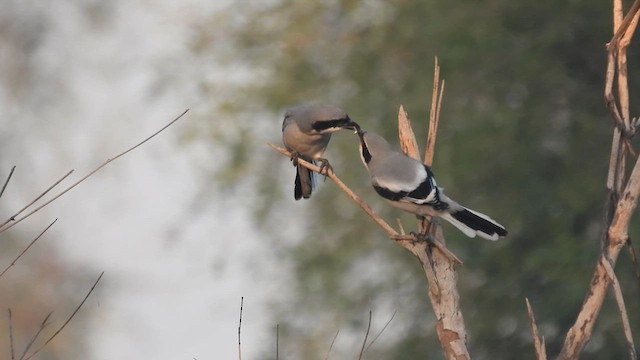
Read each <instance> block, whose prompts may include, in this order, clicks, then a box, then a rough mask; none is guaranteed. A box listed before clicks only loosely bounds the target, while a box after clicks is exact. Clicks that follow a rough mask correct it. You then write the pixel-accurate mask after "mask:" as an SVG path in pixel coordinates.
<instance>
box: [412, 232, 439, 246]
mask: <svg viewBox="0 0 640 360" xmlns="http://www.w3.org/2000/svg"><path fill="white" fill-rule="evenodd" d="M409 235H411V236H413V237H414V238H415V239H416V241H418V242H426V243H427V244H429V245H434V241H433V238H432V237H431V235H429V234H428V233H427V234H423V233H416V232H414V231H412V232H410V233H409Z"/></svg>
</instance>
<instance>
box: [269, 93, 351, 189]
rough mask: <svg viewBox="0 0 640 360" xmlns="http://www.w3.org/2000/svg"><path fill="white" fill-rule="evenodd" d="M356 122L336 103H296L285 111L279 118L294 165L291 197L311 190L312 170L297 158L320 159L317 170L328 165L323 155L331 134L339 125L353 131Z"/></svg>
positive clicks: (283, 136)
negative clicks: (281, 117)
mask: <svg viewBox="0 0 640 360" xmlns="http://www.w3.org/2000/svg"><path fill="white" fill-rule="evenodd" d="M356 126H357V124H356V123H355V122H354V121H353V120H351V118H349V115H347V113H346V112H345V111H344V110H342V109H341V108H339V107H336V106H332V105H321V104H299V105H295V106H292V107H290V108H288V109H287V110H286V111H285V115H284V121H283V122H282V142H283V144H284V146H285V147H286V149H287V150H289V152H290V153H291V161H292V162H293V165H294V166H296V168H297V172H296V179H295V187H294V198H295V199H296V200H300V199H301V198H304V199H308V198H309V197H311V193H312V192H313V188H314V182H313V172H312V171H311V170H309V169H307V168H305V167H303V166H302V165H300V164H298V159H303V160H305V161H308V162H313V163H316V162H319V163H320V170H321V172H322V171H327V169H330V168H331V165H330V164H329V161H328V160H327V159H324V158H322V155H323V154H324V151H325V150H326V149H327V145H328V144H329V140H331V134H332V133H334V132H337V131H340V130H342V129H348V130H353V131H355V129H356Z"/></svg>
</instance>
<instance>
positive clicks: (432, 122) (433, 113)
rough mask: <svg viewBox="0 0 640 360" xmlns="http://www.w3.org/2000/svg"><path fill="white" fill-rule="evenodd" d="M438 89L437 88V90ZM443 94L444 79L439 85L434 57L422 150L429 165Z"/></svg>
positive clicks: (438, 66)
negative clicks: (427, 118) (428, 109)
mask: <svg viewBox="0 0 640 360" xmlns="http://www.w3.org/2000/svg"><path fill="white" fill-rule="evenodd" d="M438 89H439V90H438ZM443 94H444V80H442V85H440V64H439V63H438V57H436V61H435V66H434V69H433V94H432V96H431V110H430V111H429V132H428V133H427V142H426V144H427V145H426V148H425V150H424V164H425V165H427V166H431V164H432V163H433V155H434V153H435V148H436V135H437V133H438V123H439V122H440V109H441V106H442V95H443Z"/></svg>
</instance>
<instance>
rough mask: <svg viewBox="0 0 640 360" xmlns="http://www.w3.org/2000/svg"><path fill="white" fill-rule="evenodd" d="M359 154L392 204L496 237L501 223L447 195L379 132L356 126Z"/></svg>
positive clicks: (469, 232) (421, 166)
mask: <svg viewBox="0 0 640 360" xmlns="http://www.w3.org/2000/svg"><path fill="white" fill-rule="evenodd" d="M357 133H358V136H359V137H360V156H361V158H362V162H363V163H364V166H365V167H366V168H367V171H368V172H369V175H370V177H371V184H372V185H373V188H374V189H375V190H376V192H377V193H378V194H379V195H380V196H382V197H383V198H385V199H386V200H387V201H388V202H389V203H390V204H391V205H392V206H394V207H396V208H399V209H401V210H404V211H406V212H409V213H412V214H416V215H422V216H438V217H440V218H442V219H444V220H446V221H448V222H449V223H451V224H452V225H453V226H455V227H456V228H458V229H459V230H460V231H462V232H463V233H464V234H465V235H467V236H469V237H475V236H476V235H478V236H480V237H482V238H485V239H488V240H498V238H499V237H501V236H506V235H507V230H506V229H505V228H504V226H502V225H500V224H498V223H497V222H496V221H495V220H493V219H491V218H490V217H488V216H487V215H484V214H481V213H479V212H476V211H473V210H471V209H467V208H465V207H464V206H462V205H460V204H458V203H457V202H455V201H453V200H451V199H450V198H449V197H447V196H446V195H445V194H444V192H443V191H442V188H439V187H438V186H437V185H436V180H435V178H434V177H433V173H432V172H431V169H429V167H428V166H426V165H424V164H423V163H421V162H420V161H418V160H415V159H413V158H411V157H409V156H406V155H404V154H403V153H401V152H399V151H396V150H394V149H392V148H391V145H390V144H389V143H388V142H387V141H386V140H385V139H384V138H382V137H381V136H380V135H377V134H374V133H371V132H365V131H362V130H360V129H359V128H358V130H357Z"/></svg>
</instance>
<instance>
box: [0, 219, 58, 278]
mask: <svg viewBox="0 0 640 360" xmlns="http://www.w3.org/2000/svg"><path fill="white" fill-rule="evenodd" d="M56 221H58V219H55V220H53V222H52V223H51V224H49V226H47V227H46V228H45V229H44V230H42V232H41V233H40V235H38V236H37V237H36V238H35V239H33V240H32V241H31V242H30V243H29V245H27V247H26V248H24V250H22V252H21V253H20V254H19V255H18V256H16V258H15V259H13V261H12V262H11V263H10V264H9V265H7V267H6V268H5V269H4V270H2V272H1V273H0V278H1V277H2V275H4V273H6V272H7V271H8V270H9V268H11V267H12V266H14V265H15V264H16V262H17V261H18V260H19V259H20V258H21V257H22V255H24V253H26V252H27V250H29V248H30V247H31V246H32V245H33V244H35V242H36V241H38V239H40V237H41V236H42V235H44V233H45V232H47V230H49V228H50V227H51V226H53V224H55V223H56Z"/></svg>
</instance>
